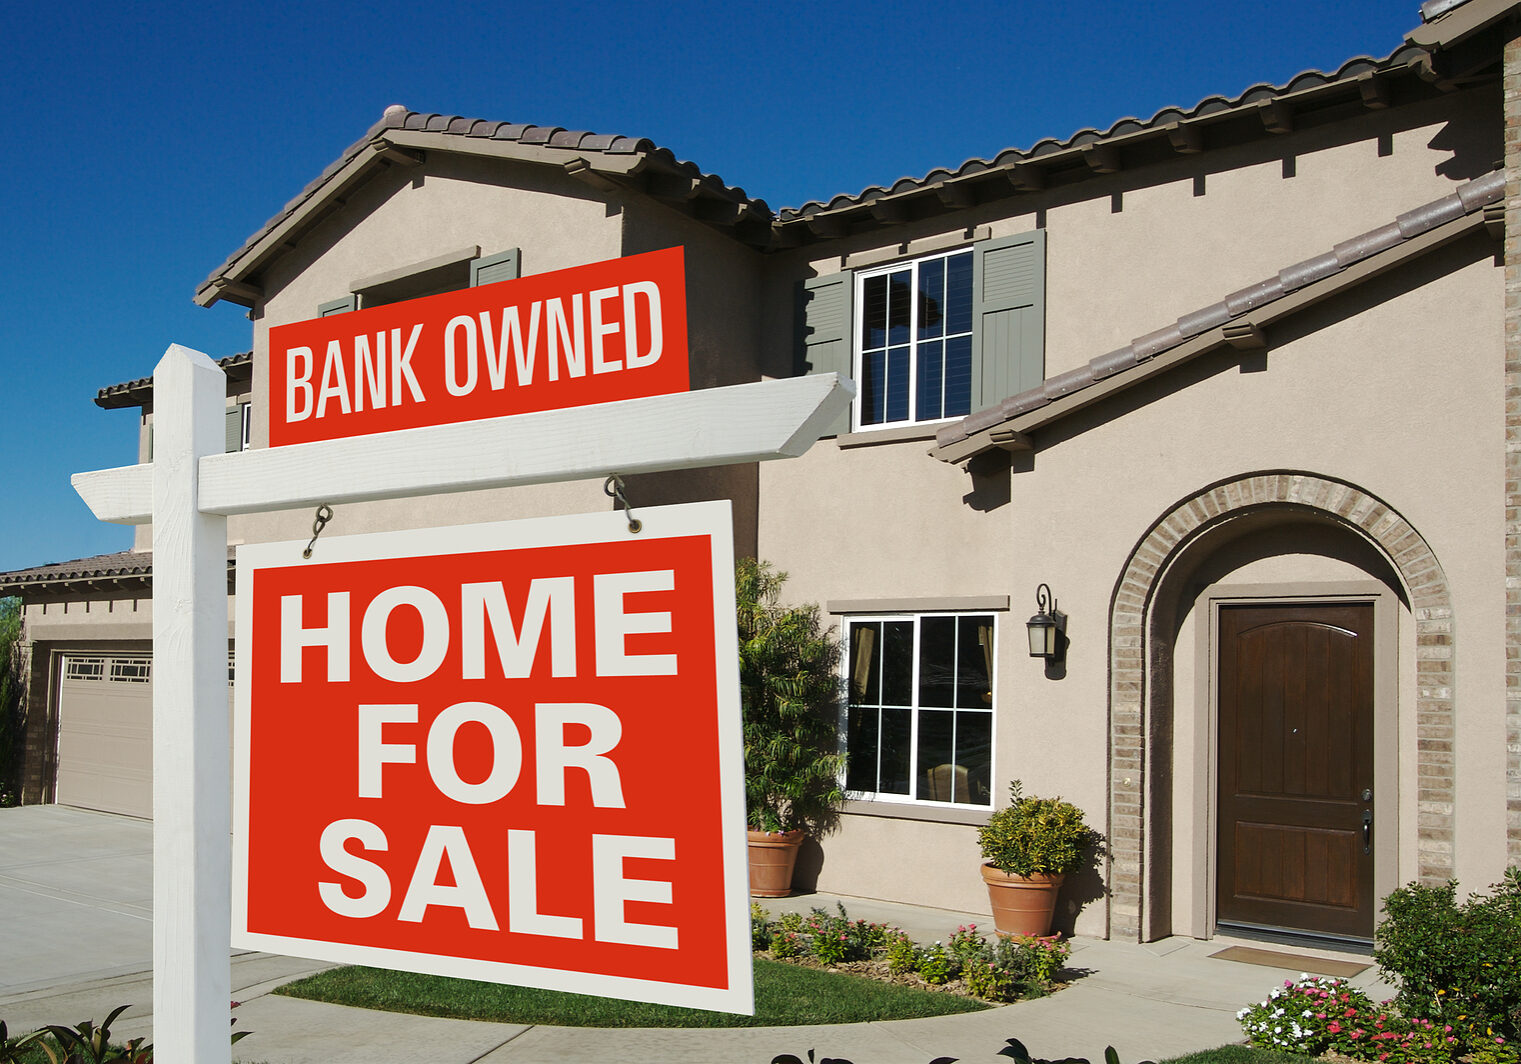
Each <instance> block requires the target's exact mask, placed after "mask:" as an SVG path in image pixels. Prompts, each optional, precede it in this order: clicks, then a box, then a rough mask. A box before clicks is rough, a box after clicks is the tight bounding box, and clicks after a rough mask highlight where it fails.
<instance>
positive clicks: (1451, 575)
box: [0, 0, 1521, 942]
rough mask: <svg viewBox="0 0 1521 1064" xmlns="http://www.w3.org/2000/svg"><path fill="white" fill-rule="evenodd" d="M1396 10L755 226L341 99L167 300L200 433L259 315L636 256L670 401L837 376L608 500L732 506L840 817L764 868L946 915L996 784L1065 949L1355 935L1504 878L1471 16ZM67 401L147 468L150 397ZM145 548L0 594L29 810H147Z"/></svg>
mask: <svg viewBox="0 0 1521 1064" xmlns="http://www.w3.org/2000/svg"><path fill="white" fill-rule="evenodd" d="M1427 9H1428V10H1427V14H1428V16H1429V19H1430V20H1429V21H1427V22H1423V24H1422V25H1421V26H1420V27H1419V28H1418V29H1416V30H1414V31H1412V33H1411V34H1410V35H1409V38H1408V40H1407V41H1406V42H1404V43H1403V44H1401V45H1400V47H1398V48H1397V49H1396V50H1394V51H1393V52H1392V53H1391V54H1389V55H1388V56H1386V57H1385V58H1382V59H1374V58H1360V59H1354V60H1352V61H1349V62H1348V63H1346V64H1344V65H1343V66H1342V67H1341V68H1340V69H1338V70H1335V71H1330V72H1308V73H1305V74H1302V75H1300V76H1298V77H1296V78H1294V79H1293V80H1292V81H1290V82H1289V83H1288V84H1285V85H1266V84H1264V85H1257V86H1254V87H1252V88H1250V89H1248V90H1247V91H1245V92H1244V93H1241V94H1240V95H1237V96H1233V97H1223V96H1216V97H1210V98H1209V99H1206V100H1204V101H1202V102H1200V103H1198V104H1196V105H1195V106H1193V107H1190V108H1186V109H1182V108H1179V109H1167V110H1164V111H1162V112H1160V113H1158V114H1156V115H1153V116H1151V117H1150V118H1146V119H1124V120H1122V121H1119V122H1117V123H1115V124H1113V125H1111V126H1109V127H1108V128H1107V129H1103V130H1099V129H1086V130H1083V131H1081V132H1079V133H1077V134H1075V135H1073V136H1070V137H1068V138H1066V139H1063V140H1054V139H1053V140H1044V141H1041V142H1040V143H1038V144H1035V145H1033V146H1031V147H1029V148H1027V149H1018V150H1016V149H1010V150H1007V151H1003V152H1001V153H999V154H997V155H995V156H993V157H991V158H989V159H972V160H968V161H967V162H965V163H962V164H961V165H959V166H954V167H949V168H946V169H938V170H935V171H932V172H931V173H929V174H927V175H925V176H923V177H921V178H918V179H911V180H910V179H905V180H903V181H899V182H898V183H896V184H894V185H893V186H891V187H887V188H876V187H874V188H869V189H866V190H864V191H863V192H860V193H858V194H855V195H840V196H836V197H835V198H833V199H831V200H828V201H819V202H812V203H808V204H805V205H804V206H802V207H800V208H795V209H787V210H782V211H780V212H773V211H772V210H771V209H770V208H769V207H768V206H767V205H766V204H765V203H764V202H763V201H761V200H758V199H755V198H752V197H751V196H749V195H748V194H747V193H746V192H744V191H743V190H742V189H740V188H737V187H734V186H730V185H727V184H725V182H724V181H723V180H722V179H720V178H718V177H716V176H714V175H711V174H706V173H703V172H702V171H701V170H700V169H699V168H698V167H696V166H694V165H692V164H690V163H685V162H679V161H678V160H677V158H676V157H675V156H674V155H673V154H672V153H671V152H670V151H668V150H667V149H665V148H662V147H659V146H657V145H654V144H652V143H651V142H649V141H648V140H643V139H639V138H633V137H620V136H601V135H596V134H592V133H585V132H576V131H571V130H566V129H561V128H558V127H546V126H531V125H518V124H513V123H508V122H501V121H487V120H476V119H467V118H458V117H451V116H446V115H435V114H423V113H417V112H413V111H409V110H406V109H405V108H401V107H392V108H388V109H387V110H386V112H385V114H384V115H383V116H382V118H381V119H380V121H379V122H378V123H377V124H376V125H375V126H374V127H373V128H371V129H370V130H369V131H367V132H366V133H365V134H364V136H363V137H362V138H360V140H358V141H357V142H356V143H355V144H353V145H352V146H351V147H349V148H348V149H347V150H346V151H344V152H343V153H342V154H341V155H340V156H339V157H338V158H337V159H336V160H335V161H334V163H333V164H332V165H331V166H329V167H328V168H327V169H326V170H325V171H324V172H323V173H322V174H320V175H319V176H318V177H317V178H316V179H315V180H314V181H313V182H312V183H311V184H310V185H308V186H307V187H306V188H305V189H304V190H302V191H301V192H300V194H299V195H297V196H296V197H295V198H294V199H293V200H291V201H290V203H288V204H287V205H286V206H285V207H284V208H283V209H282V210H281V211H280V213H279V214H277V215H276V216H275V217H274V218H272V219H271V220H270V221H269V222H268V223H267V224H266V225H265V226H264V227H263V228H262V229H261V230H259V232H257V233H255V234H254V235H253V236H252V237H250V238H249V240H248V241H247V242H246V243H245V244H244V245H243V246H242V247H240V248H238V249H237V250H235V251H234V252H233V253H232V254H231V255H230V256H229V257H228V259H227V260H226V262H224V263H223V264H222V265H221V266H219V267H218V268H217V269H215V270H214V271H212V273H211V275H210V276H209V277H208V278H207V279H206V280H205V281H204V282H203V283H202V284H201V285H200V287H199V288H198V289H197V291H196V296H195V298H196V300H197V302H199V303H201V304H203V305H211V304H214V303H217V302H221V301H228V302H233V303H236V304H239V305H242V306H246V307H247V308H248V309H249V316H250V318H251V320H252V339H251V351H250V353H247V354H241V355H234V356H232V357H231V358H228V359H224V362H223V364H224V367H225V369H226V370H227V379H228V393H227V394H228V422H227V424H228V436H227V441H228V447H229V448H236V447H261V446H265V444H266V442H267V439H268V432H267V426H268V411H267V408H266V407H265V405H264V401H263V397H264V396H265V395H266V394H267V391H268V364H267V359H268V336H269V330H270V328H271V327H272V326H277V325H281V324H284V323H289V322H296V321H301V320H305V319H308V318H312V317H315V316H317V315H320V314H328V313H342V312H344V311H346V310H351V309H354V308H362V307H368V306H377V305H380V304H382V303H387V302H395V301H398V300H403V299H409V298H414V297H417V296H422V295H427V294H430V293H435V292H440V291H446V290H449V289H453V288H459V287H464V286H466V285H471V284H478V283H484V282H485V281H489V280H497V279H502V278H504V277H512V276H518V275H526V274H530V273H539V272H544V271H548V270H553V269H558V268H561V267H567V266H574V265H579V264H583V263H589V262H595V261H599V260H603V259H609V258H615V257H618V256H624V255H630V254H634V253H638V252H643V251H649V250H655V249H660V248H666V247H673V246H680V247H683V248H684V249H685V254H686V263H687V304H688V307H689V314H690V322H689V334H690V348H691V364H692V371H691V376H692V379H691V386H692V387H693V388H708V387H714V386H717V385H723V384H730V383H739V382H744V381H751V380H756V379H760V378H763V377H781V376H788V375H792V374H797V373H807V372H820V371H837V372H840V373H843V374H846V375H848V376H850V377H852V378H853V379H854V380H855V381H856V383H857V386H858V389H859V393H858V396H857V399H856V401H855V405H854V408H853V409H852V411H851V412H850V414H849V416H848V417H847V418H842V419H841V420H840V422H839V423H838V424H837V425H835V426H833V428H832V431H831V433H830V434H829V435H828V436H827V437H826V438H825V439H823V440H822V441H820V442H819V443H818V444H817V445H815V446H814V447H813V448H812V450H811V451H810V452H809V453H808V454H806V455H805V456H803V457H801V458H798V459H794V460H789V461H781V462H773V463H768V464H766V465H764V466H760V467H756V466H745V467H731V468H722V469H714V470H711V471H699V472H696V473H682V474H665V475H660V476H648V477H639V478H632V479H631V481H630V484H629V489H628V490H629V495H630V497H631V498H632V499H634V500H635V501H636V503H638V504H642V505H653V504H656V503H661V502H668V501H684V500H693V499H708V498H726V499H730V500H732V502H733V504H734V510H735V525H736V528H735V533H736V541H737V546H738V549H739V551H740V552H741V553H755V554H757V555H758V556H759V557H761V558H763V559H766V560H768V561H771V562H773V563H775V564H776V565H777V566H778V567H779V568H781V569H783V570H785V571H787V572H788V573H790V574H791V575H790V581H789V583H788V584H787V592H788V595H789V596H790V597H792V598H794V599H797V600H811V601H817V602H819V603H820V604H821V605H822V606H823V608H824V611H825V614H826V616H827V617H828V618H830V623H831V624H833V625H834V626H835V627H836V630H837V632H838V636H839V638H840V640H841V643H842V647H843V654H842V671H843V679H844V681H845V684H846V687H847V690H848V692H849V695H848V699H847V702H848V704H846V705H844V706H842V707H841V710H840V718H839V733H840V741H841V743H842V745H843V747H844V749H845V750H846V752H847V753H848V755H849V764H848V768H847V772H846V780H845V783H846V785H847V787H848V790H849V791H850V793H851V800H850V801H849V802H848V804H847V805H846V807H845V809H844V812H843V815H842V818H841V822H840V825H839V827H838V829H837V830H836V831H835V832H833V833H832V834H830V835H828V836H827V837H825V838H823V839H820V840H816V842H815V844H813V845H812V846H811V847H810V849H809V850H808V851H806V852H805V854H804V857H803V869H802V873H801V874H802V876H803V878H804V880H806V881H807V882H808V883H814V884H816V885H817V887H818V888H819V889H821V890H828V891H833V892H838V893H842V894H847V895H856V896H864V897H873V898H885V899H893V900H900V901H905V902H913V903H918V904H925V905H933V906H942V907H945V908H949V909H958V910H969V911H986V909H987V901H986V898H985V896H984V895H983V894H982V893H981V891H982V887H981V883H980V881H979V879H978V876H977V872H976V865H977V845H976V833H975V828H976V825H977V824H979V823H980V822H981V821H982V820H984V819H985V818H986V816H987V814H988V813H989V811H991V810H992V809H993V808H995V807H996V806H997V805H998V804H1000V803H1001V802H1003V801H1006V800H1007V799H1006V796H1007V791H1008V784H1009V781H1010V780H1012V779H1016V778H1017V779H1020V780H1022V781H1023V782H1024V786H1025V789H1026V791H1027V792H1033V793H1040V794H1047V793H1053V792H1059V793H1061V794H1062V795H1063V796H1065V797H1066V798H1068V799H1070V800H1071V801H1073V802H1075V803H1076V804H1078V805H1079V806H1080V807H1082V808H1083V809H1084V810H1086V811H1087V813H1088V815H1089V819H1090V821H1091V822H1092V823H1094V824H1095V825H1096V826H1097V827H1098V828H1099V829H1100V830H1101V831H1102V832H1103V833H1104V835H1105V836H1106V839H1107V846H1106V850H1105V854H1104V856H1103V858H1102V860H1101V861H1100V862H1099V864H1098V865H1097V867H1096V868H1095V870H1094V872H1093V873H1092V874H1091V875H1088V876H1084V877H1079V878H1078V879H1076V880H1075V881H1073V882H1072V883H1070V884H1069V885H1068V887H1067V888H1066V893H1065V894H1064V902H1063V904H1064V909H1065V917H1066V926H1067V927H1068V928H1069V929H1072V928H1074V927H1075V930H1076V931H1077V932H1079V933H1086V934H1099V935H1106V934H1107V935H1112V936H1116V937H1123V938H1129V939H1132V940H1136V939H1139V940H1150V939H1154V938H1157V937H1161V936H1164V935H1168V934H1184V935H1192V936H1196V937H1210V936H1212V935H1214V934H1216V933H1217V932H1219V931H1233V932H1243V931H1245V932H1253V931H1257V932H1266V933H1269V934H1280V935H1311V936H1320V937H1322V938H1323V939H1324V940H1327V941H1333V942H1334V941H1338V940H1341V941H1353V942H1358V941H1367V940H1368V939H1370V938H1371V936H1372V933H1373V927H1374V922H1375V919H1376V916H1377V910H1378V899H1379V898H1380V897H1382V896H1383V895H1384V894H1386V893H1387V892H1388V891H1389V890H1390V889H1392V888H1394V887H1395V886H1397V885H1399V884H1401V883H1403V882H1408V881H1410V880H1414V879H1421V880H1426V881H1430V882H1436V881H1444V880H1446V879H1448V878H1451V877H1455V878H1457V879H1459V880H1460V881H1461V882H1462V883H1463V885H1464V886H1465V887H1469V888H1478V887H1482V886H1484V885H1485V884H1487V883H1489V882H1491V881H1493V880H1495V879H1497V878H1498V876H1499V873H1500V870H1501V869H1502V868H1503V867H1504V866H1505V865H1506V864H1507V863H1515V862H1517V861H1521V619H1518V618H1521V542H1518V538H1521V519H1518V517H1517V504H1516V502H1515V500H1516V498H1517V497H1518V496H1521V487H1518V483H1521V379H1518V374H1521V144H1518V143H1516V142H1515V139H1514V138H1516V137H1517V136H1518V135H1521V21H1518V19H1521V5H1514V4H1511V3H1506V2H1503V0H1466V2H1462V3H1459V4H1456V5H1453V4H1450V3H1441V4H1435V5H1433V4H1428V5H1427ZM1507 89H1509V91H1508V92H1507ZM97 402H99V403H100V405H102V406H106V407H124V408H128V409H135V410H137V411H139V412H140V416H141V418H142V425H143V435H142V441H143V442H142V448H143V450H142V454H141V455H140V459H141V460H144V461H146V460H150V459H151V445H152V422H153V397H152V382H151V380H150V379H142V380H133V381H130V382H128V383H125V384H120V385H115V386H112V387H108V388H105V389H103V390H102V391H101V392H100V394H99V397H98V399H97ZM103 464H105V463H103ZM607 505H608V500H607V499H606V497H605V496H604V495H603V494H602V491H601V483H600V481H597V482H591V481H588V482H581V483H573V484H560V485H553V486H544V487H535V488H519V489H512V490H510V491H497V492H480V493H471V494H462V495H455V496H448V497H438V498H426V499H417V500H411V501H407V502H389V503H371V504H363V505H354V506H348V507H343V508H340V510H339V513H338V514H337V516H336V518H335V520H334V522H333V524H332V526H331V532H330V534H340V533H347V532H361V531H368V530H376V529H391V528H403V527H421V526H430V525H442V524H454V523H461V522H468V521H475V520H487V519H503V518H511V517H522V516H531V515H538V514H553V513H569V512H577V511H584V510H588V509H603V508H605V507H606V506H607ZM310 523H311V514H310V513H308V512H304V511H303V512H281V513H271V514H260V515H251V516H248V517H241V518H234V519H232V520H231V521H230V522H229V537H230V539H231V541H232V542H234V543H236V542H257V541H265V540H273V539H296V538H298V537H303V536H305V535H307V534H309V526H310ZM150 547H151V531H150V530H146V529H144V530H141V531H140V532H139V534H138V540H137V543H136V546H135V548H134V550H133V551H131V552H127V553H124V554H120V555H112V556H108V557H104V558H94V559H84V560H82V561H78V562H70V563H66V564H62V565H52V566H45V567H41V568H38V569H32V570H26V571H22V572H16V573H10V574H4V575H3V576H0V593H6V594H19V595H22V596H23V597H24V599H25V601H26V603H27V605H26V632H27V640H28V647H29V653H30V674H29V676H30V688H29V697H28V719H27V747H26V754H25V756H26V766H25V768H26V776H25V799H26V800H27V801H29V802H38V801H57V802H64V803H70V804H79V805H84V806H89V807H92V808H100V809H109V810H115V811H119V812H125V813H130V814H133V815H148V814H149V812H150V810H149V808H148V806H147V795H148V785H147V780H148V774H149V772H150V765H149V747H148V742H147V737H148V734H149V731H150V728H151V724H150V718H149V715H148V713H147V711H146V708H145V707H146V706H147V699H146V695H147V692H148V691H149V690H150V689H151V670H150V666H149V660H148V657H147V654H148V651H149V645H148V642H147V640H148V636H149V622H148V617H149V608H150V604H149V597H148V596H149V581H150V579H151V555H150V554H149V553H148V552H149V550H150ZM1038 589H1042V593H1041V597H1040V598H1039V600H1038V599H1037V591H1038ZM1032 614H1039V615H1040V616H1041V618H1042V623H1040V624H1037V623H1035V621H1034V619H1033V618H1031V619H1030V620H1027V618H1030V615H1032ZM1044 621H1050V622H1052V623H1054V624H1055V625H1056V628H1057V632H1058V639H1057V648H1056V651H1055V652H1054V653H1053V654H1051V655H1049V656H1046V657H1043V658H1034V657H1032V656H1031V652H1030V650H1029V638H1028V637H1030V636H1031V635H1033V634H1036V632H1032V631H1031V629H1036V630H1038V629H1040V628H1042V627H1043V623H1044ZM235 635H236V633H234V632H232V631H231V630H229V637H230V638H234V637H235ZM679 786H680V783H679V775H678V774H676V773H674V772H673V788H679ZM673 800H683V801H686V800H694V796H690V795H679V796H678V795H677V794H675V793H674V792H673Z"/></svg>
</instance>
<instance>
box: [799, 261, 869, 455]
mask: <svg viewBox="0 0 1521 1064" xmlns="http://www.w3.org/2000/svg"><path fill="white" fill-rule="evenodd" d="M854 295H855V276H854V275H853V274H851V273H848V272H847V273H835V274H829V275H828V276H825V277H810V278H807V279H806V280H804V281H803V283H802V285H801V286H799V289H798V297H799V307H798V314H797V329H798V343H797V354H798V361H799V363H800V364H799V366H798V372H800V373H838V374H839V375H840V376H842V377H851V376H853V374H854V372H855V367H854V364H853V363H854V354H855V346H854V345H853V344H852V343H851V332H852V326H853V322H854V318H853V316H852V311H851V306H852V302H853V298H854ZM849 431H850V411H849V410H848V409H847V410H846V411H844V412H843V413H842V414H841V415H840V416H839V418H838V419H837V420H836V421H835V422H834V423H833V424H832V425H830V426H829V427H828V428H826V429H825V430H824V432H823V435H825V436H830V435H834V436H838V435H842V434H844V433H847V432H849Z"/></svg>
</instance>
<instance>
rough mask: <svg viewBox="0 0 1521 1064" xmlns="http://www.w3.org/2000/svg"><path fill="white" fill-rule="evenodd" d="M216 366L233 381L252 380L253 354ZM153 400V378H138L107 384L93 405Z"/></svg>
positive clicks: (137, 403) (233, 357) (109, 407)
mask: <svg viewBox="0 0 1521 1064" xmlns="http://www.w3.org/2000/svg"><path fill="white" fill-rule="evenodd" d="M217 365H219V366H221V367H222V370H223V371H224V372H225V373H226V374H227V375H228V376H229V377H231V378H233V379H234V380H238V379H240V378H244V379H248V380H252V379H253V352H252V351H243V352H240V353H238V354H236V355H228V356H227V357H226V358H219V359H217ZM152 398H153V378H152V377H151V376H148V377H138V378H137V379H136V380H131V381H123V382H122V383H120V384H109V385H107V386H106V387H104V388H102V389H101V390H100V391H98V392H96V393H95V405H96V406H99V407H103V408H104V409H106V410H116V409H119V408H121V407H124V406H142V405H143V404H145V403H146V402H148V400H150V399H152Z"/></svg>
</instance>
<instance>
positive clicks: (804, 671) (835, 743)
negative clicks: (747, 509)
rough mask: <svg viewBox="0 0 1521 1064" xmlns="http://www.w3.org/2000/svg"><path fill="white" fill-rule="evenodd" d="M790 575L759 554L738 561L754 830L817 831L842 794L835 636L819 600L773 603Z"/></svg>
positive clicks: (747, 797) (748, 784)
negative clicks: (814, 602) (822, 618)
mask: <svg viewBox="0 0 1521 1064" xmlns="http://www.w3.org/2000/svg"><path fill="white" fill-rule="evenodd" d="M786 579H787V574H786V573H779V572H777V571H776V570H774V569H773V568H772V567H771V566H770V565H767V564H765V563H763V562H757V561H756V560H755V559H754V558H743V559H741V560H740V561H739V563H738V564H737V565H736V566H735V570H734V582H735V604H736V620H737V623H738V627H739V686H740V702H741V706H742V708H743V711H744V742H745V804H746V809H747V813H748V819H749V825H750V828H751V829H752V830H755V831H794V830H799V829H801V830H804V831H808V832H810V833H812V834H815V835H817V834H818V833H819V832H820V831H822V830H823V829H824V828H826V827H828V825H829V824H830V822H831V821H832V820H833V818H834V817H835V815H836V813H837V811H838V809H839V806H840V803H841V802H843V801H844V800H845V792H844V791H843V790H842V789H841V788H840V780H841V779H842V778H843V777H844V772H845V755H843V754H841V753H840V752H839V745H840V740H839V731H838V728H839V724H838V719H839V703H840V694H841V691H842V681H841V679H840V675H839V669H838V668H837V666H838V664H839V646H838V645H837V644H836V643H835V641H834V639H833V637H832V636H831V635H830V633H829V632H828V631H827V630H826V629H825V628H824V626H823V625H822V624H821V623H820V621H819V610H818V607H817V606H813V605H809V606H780V605H778V604H777V599H778V597H779V596H780V594H781V587H782V583H783V581H785V580H786Z"/></svg>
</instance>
